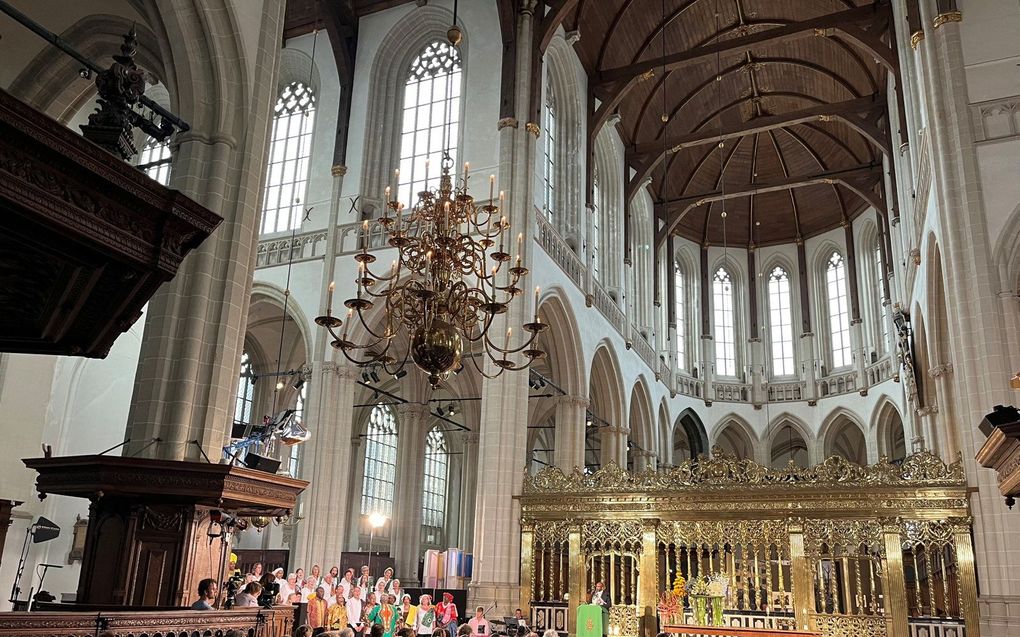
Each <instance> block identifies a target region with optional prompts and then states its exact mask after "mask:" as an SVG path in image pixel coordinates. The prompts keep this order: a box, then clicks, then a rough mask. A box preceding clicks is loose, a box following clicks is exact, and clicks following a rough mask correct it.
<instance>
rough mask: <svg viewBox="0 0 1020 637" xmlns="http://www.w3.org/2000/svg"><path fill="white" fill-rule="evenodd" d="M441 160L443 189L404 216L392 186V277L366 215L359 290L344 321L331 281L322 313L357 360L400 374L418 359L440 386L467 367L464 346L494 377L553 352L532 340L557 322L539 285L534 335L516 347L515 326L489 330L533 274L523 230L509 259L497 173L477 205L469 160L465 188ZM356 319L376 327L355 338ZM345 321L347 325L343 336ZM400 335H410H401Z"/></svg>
mask: <svg viewBox="0 0 1020 637" xmlns="http://www.w3.org/2000/svg"><path fill="white" fill-rule="evenodd" d="M442 164H443V165H442V175H441V176H440V179H439V186H438V188H436V189H434V190H428V189H426V190H423V191H422V192H419V193H418V202H417V203H416V204H415V206H414V208H413V209H412V211H411V213H410V214H409V215H406V218H405V216H404V215H403V214H402V212H403V209H404V205H403V204H402V203H400V202H399V201H397V199H396V196H394V197H393V198H392V199H391V198H390V193H391V192H392V189H391V188H389V187H387V188H386V194H385V198H386V207H385V211H384V216H382V217H380V218H378V219H376V220H375V223H377V224H379V225H380V226H382V227H383V229H384V231H385V233H386V234H387V236H388V238H387V244H388V245H389V246H391V247H394V248H396V249H397V251H398V255H397V258H396V259H395V260H394V261H393V263H392V264H391V265H390V269H389V272H388V273H387V274H385V275H379V274H376V273H374V272H372V270H371V265H372V264H373V263H374V262H375V261H376V257H375V255H373V254H370V253H369V252H368V239H369V221H368V220H365V221H364V222H363V225H362V234H363V240H362V248H361V251H360V252H359V253H358V254H356V255H355V256H354V260H355V261H356V262H357V263H358V276H357V279H356V283H357V286H358V293H357V296H356V297H354V298H351V299H347V300H346V301H344V305H345V306H346V307H347V318H346V320H341V319H340V318H339V317H336V316H333V314H332V297H333V284H332V283H331V284H330V287H329V292H328V294H327V302H326V314H325V315H324V316H320V317H318V318H316V319H315V322H316V323H317V324H318V325H320V326H322V327H325V328H326V329H327V330H328V331H329V334H330V336H331V337H332V342H331V345H332V346H333V347H335V348H336V349H338V350H340V351H341V352H343V353H344V356H345V357H347V359H348V360H350V361H351V362H353V363H355V364H356V365H360V366H373V365H381V366H382V367H383V369H384V370H385V371H386V372H387V373H388V374H393V375H396V374H397V373H398V372H399V371H400V370H401V369H402V368H403V367H404V366H405V365H406V364H407V361H408V359H410V360H412V361H413V362H414V364H415V365H416V366H417V367H418V368H419V369H421V370H422V371H423V372H425V373H426V374H428V379H429V383H430V384H431V386H432V387H433V388H435V387H437V386H438V385H439V384H440V383H441V382H442V381H443V380H445V379H446V378H448V377H449V375H450V373H451V372H458V371H460V369H462V368H463V364H462V358H463V357H464V356H465V353H466V355H467V358H470V359H471V361H472V362H473V364H474V366H475V367H476V368H477V369H478V371H479V373H481V374H482V375H484V376H485V377H487V378H495V377H496V376H499V375H500V374H502V373H503V372H504V371H507V370H510V371H517V370H521V369H525V368H527V367H529V366H530V365H531V364H532V363H533V362H534V361H536V360H539V359H541V358H542V357H544V356H545V352H543V351H541V350H539V349H537V347H535V346H534V344H535V339H536V338H537V337H538V335H539V334H541V333H542V332H544V331H545V330H546V329H548V327H549V326H548V325H547V324H545V323H542V321H541V319H540V318H539V316H538V312H537V307H538V293H539V289H538V288H535V306H536V312H535V315H534V319H533V320H532V321H531V322H529V323H525V324H524V325H523V326H522V327H523V329H524V331H525V332H526V333H527V334H528V336H527V338H526V339H524V343H523V344H521V345H519V346H517V347H513V346H512V339H513V330H512V328H510V329H507V331H506V335H505V338H503V339H500V338H499V336H496V337H493V335H492V334H491V332H492V331H493V330H491V329H490V328H491V327H492V324H493V320H494V319H495V317H496V316H498V315H500V314H505V313H506V312H507V311H508V309H509V307H510V303H511V302H512V301H513V299H514V298H515V297H518V296H521V295H522V293H523V289H522V288H520V287H519V286H518V284H519V283H520V282H521V278H522V277H524V276H525V275H527V273H528V269H527V268H526V267H524V266H523V265H521V256H520V251H521V248H522V247H523V246H522V243H523V235H521V234H519V235H518V236H517V254H516V257H514V256H511V254H510V253H509V252H507V249H508V246H507V245H506V242H505V238H506V236H507V234H508V231H509V229H510V222H509V221H508V220H507V218H506V216H504V215H503V214H502V212H501V211H502V205H503V202H504V199H505V196H504V193H502V192H500V193H499V200H498V201H499V205H496V204H495V203H494V201H495V200H494V199H493V191H494V187H495V176H491V177H490V178H489V203H486V204H482V205H478V204H476V202H475V200H474V197H472V196H471V195H470V194H469V193H468V166H467V164H465V169H464V176H463V178H462V179H461V180H460V185H459V186H457V185H455V183H454V182H455V178H454V177H453V176H452V175H451V174H450V169H451V168H452V164H453V161H452V160H451V159H450V156H449V154H448V153H447V154H446V155H445V156H444V158H443V162H442ZM511 260H513V265H512V266H511V265H509V264H510V262H511ZM376 290H379V291H378V292H377V291H376ZM377 304H381V305H382V312H383V316H382V325H381V328H380V327H373V325H372V322H371V321H370V320H366V319H367V317H366V314H367V313H368V312H369V311H370V310H372V308H374V307H375V306H376V305H377ZM355 316H357V319H358V321H359V322H360V323H361V326H362V327H363V328H364V330H365V331H366V332H367V333H368V334H369V342H367V343H355V342H353V341H351V340H350V337H349V332H348V328H349V327H350V325H351V324H352V323H353V320H354V317H355ZM341 326H343V327H344V329H343V332H342V333H338V329H339V328H340V327H341ZM401 332H406V333H407V336H408V337H407V338H406V339H398V338H397V337H398V336H399V335H400V334H401ZM499 340H502V341H503V342H502V343H499V342H498V341H499ZM398 350H399V351H398ZM465 350H466V352H465ZM359 352H360V355H359V354H358V353H359ZM517 354H520V355H522V356H523V359H518V360H520V362H516V361H515V360H514V358H515V355H517ZM483 355H484V356H486V357H488V359H489V360H490V361H491V362H492V363H493V365H494V366H495V370H496V371H495V372H493V373H488V372H486V370H485V368H484V365H482V364H479V362H478V359H479V358H481V357H482V356H483Z"/></svg>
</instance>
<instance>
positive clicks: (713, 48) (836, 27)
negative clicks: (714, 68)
mask: <svg viewBox="0 0 1020 637" xmlns="http://www.w3.org/2000/svg"><path fill="white" fill-rule="evenodd" d="M889 16H890V9H889V6H888V5H875V4H869V5H864V6H861V7H857V8H854V9H848V10H846V11H840V12H837V13H830V14H826V15H823V16H818V17H817V18H811V19H810V20H803V21H801V22H794V23H792V24H788V25H786V26H781V27H776V28H774V29H766V30H764V31H759V32H757V33H752V34H749V35H745V36H741V37H737V38H732V39H729V40H723V41H721V42H716V43H713V44H707V45H705V46H699V47H694V48H693V49H688V50H686V51H680V52H679V53H671V54H669V55H666V56H662V57H656V58H651V59H649V60H643V61H641V62H636V63H634V64H627V65H625V66H620V67H616V68H612V69H607V70H605V71H601V72H599V73H598V74H597V77H596V82H595V85H596V91H597V92H599V91H604V90H607V89H611V88H612V87H613V86H615V85H617V84H618V83H619V82H629V81H632V80H636V79H638V78H640V77H641V76H643V75H644V74H646V73H648V72H649V71H651V72H653V73H656V72H659V71H662V70H663V69H665V70H666V71H673V70H676V69H680V68H683V67H685V66H690V65H691V64H697V63H699V62H702V61H704V60H706V59H711V58H714V57H715V56H717V55H743V54H745V53H748V52H751V51H752V50H753V49H755V48H757V47H760V46H762V45H767V44H775V43H777V42H788V41H791V40H797V39H800V38H804V37H816V36H823V37H824V36H829V35H836V34H840V35H844V36H846V37H848V38H850V39H851V40H857V38H858V36H860V35H861V34H860V33H859V32H858V30H857V28H856V27H857V25H859V24H860V23H862V22H863V23H868V22H873V21H874V20H875V19H876V18H878V19H884V20H888V18H889ZM848 32H849V33H851V34H852V35H850V34H848ZM865 33H866V34H868V35H872V34H871V33H870V31H867V32H865ZM875 37H877V35H875ZM858 43H859V44H860V45H861V46H863V47H864V48H867V49H869V50H870V49H871V48H872V46H873V45H874V42H872V41H871V40H870V39H869V38H867V37H866V38H864V39H863V40H862V41H860V42H858ZM883 48H884V49H887V50H889V47H888V45H883ZM890 51H891V50H890ZM871 52H872V53H874V54H875V55H876V57H877V58H878V59H879V61H880V62H883V63H888V64H889V65H893V66H895V65H897V63H896V62H894V61H892V60H889V59H888V56H887V55H886V54H885V53H884V52H881V51H871ZM894 57H895V56H894Z"/></svg>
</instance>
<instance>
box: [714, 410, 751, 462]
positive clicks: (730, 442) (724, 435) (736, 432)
mask: <svg viewBox="0 0 1020 637" xmlns="http://www.w3.org/2000/svg"><path fill="white" fill-rule="evenodd" d="M712 446H713V447H719V448H720V449H722V450H723V452H724V453H727V454H730V455H733V456H736V457H737V458H739V459H741V460H754V459H755V457H756V455H757V454H756V449H757V448H758V435H757V434H756V433H755V432H754V429H753V428H752V427H751V425H749V424H748V423H747V421H746V420H744V419H743V418H741V417H740V416H738V415H736V414H729V415H728V416H726V417H725V418H723V419H722V420H720V421H719V423H718V424H717V425H716V427H715V429H714V430H713V432H712Z"/></svg>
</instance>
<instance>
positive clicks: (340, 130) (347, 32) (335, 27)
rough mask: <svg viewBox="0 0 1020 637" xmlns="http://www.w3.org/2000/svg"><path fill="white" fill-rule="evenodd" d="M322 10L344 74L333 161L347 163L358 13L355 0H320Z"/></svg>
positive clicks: (337, 62)
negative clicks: (353, 0)
mask: <svg viewBox="0 0 1020 637" xmlns="http://www.w3.org/2000/svg"><path fill="white" fill-rule="evenodd" d="M316 2H317V3H318V13H319V15H321V16H322V20H323V21H324V22H325V24H326V32H327V33H328V34H329V43H330V45H331V46H332V48H333V58H334V60H335V61H336V71H337V75H338V77H339V78H340V100H339V101H338V102H337V118H336V139H335V140H334V143H333V165H334V166H346V165H347V136H348V130H349V128H350V123H351V101H352V97H353V95H354V63H355V58H356V56H357V53H358V16H357V13H356V12H355V8H354V3H353V2H352V0H316Z"/></svg>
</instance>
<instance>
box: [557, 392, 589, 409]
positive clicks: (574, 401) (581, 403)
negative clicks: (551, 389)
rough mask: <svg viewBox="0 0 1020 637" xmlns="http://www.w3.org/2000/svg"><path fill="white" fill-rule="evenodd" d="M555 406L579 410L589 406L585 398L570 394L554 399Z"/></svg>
mask: <svg viewBox="0 0 1020 637" xmlns="http://www.w3.org/2000/svg"><path fill="white" fill-rule="evenodd" d="M555 400H556V404H557V405H563V406H564V407H577V408H581V409H587V408H588V405H589V404H590V403H589V401H588V397H587V396H577V395H572V394H564V395H562V396H557V397H556V398H555Z"/></svg>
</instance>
